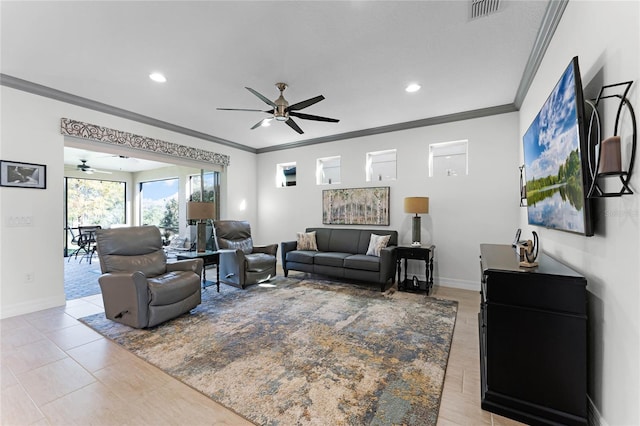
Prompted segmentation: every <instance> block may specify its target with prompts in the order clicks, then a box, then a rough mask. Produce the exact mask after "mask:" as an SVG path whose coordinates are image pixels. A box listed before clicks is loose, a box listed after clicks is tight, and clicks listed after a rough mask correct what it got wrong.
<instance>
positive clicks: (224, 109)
mask: <svg viewBox="0 0 640 426" xmlns="http://www.w3.org/2000/svg"><path fill="white" fill-rule="evenodd" d="M216 109H217V110H218V111H253V112H267V111H263V110H261V109H247V108H216Z"/></svg>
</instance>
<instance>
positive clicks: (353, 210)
mask: <svg viewBox="0 0 640 426" xmlns="http://www.w3.org/2000/svg"><path fill="white" fill-rule="evenodd" d="M322 223H323V224H325V225H382V226H389V187H388V186H380V187H375V188H345V189H326V190H324V191H322Z"/></svg>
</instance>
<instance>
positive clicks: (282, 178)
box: [276, 161, 297, 188]
mask: <svg viewBox="0 0 640 426" xmlns="http://www.w3.org/2000/svg"><path fill="white" fill-rule="evenodd" d="M296 173H297V170H296V163H295V161H294V162H292V163H281V164H278V165H276V186H277V187H279V188H280V187H285V186H296Z"/></svg>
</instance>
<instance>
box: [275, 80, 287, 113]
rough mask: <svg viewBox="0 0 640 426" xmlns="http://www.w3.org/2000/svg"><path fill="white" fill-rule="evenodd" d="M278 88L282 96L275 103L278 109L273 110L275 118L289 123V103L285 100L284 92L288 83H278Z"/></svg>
mask: <svg viewBox="0 0 640 426" xmlns="http://www.w3.org/2000/svg"><path fill="white" fill-rule="evenodd" d="M276 87H277V88H278V90H280V96H279V97H278V99H276V100H275V101H274V103H275V104H276V107H275V108H274V110H273V117H274V118H275V119H276V120H278V121H287V120H288V119H289V112H288V111H287V107H288V106H289V102H287V100H286V99H285V98H284V96H283V94H282V92H284V89H286V88H287V84H286V83H276Z"/></svg>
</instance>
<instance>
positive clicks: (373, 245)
mask: <svg viewBox="0 0 640 426" xmlns="http://www.w3.org/2000/svg"><path fill="white" fill-rule="evenodd" d="M390 239H391V235H376V234H371V239H370V240H369V248H368V249H367V256H377V257H380V251H381V250H382V249H383V248H385V247H386V246H387V244H388V243H389V240H390Z"/></svg>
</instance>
